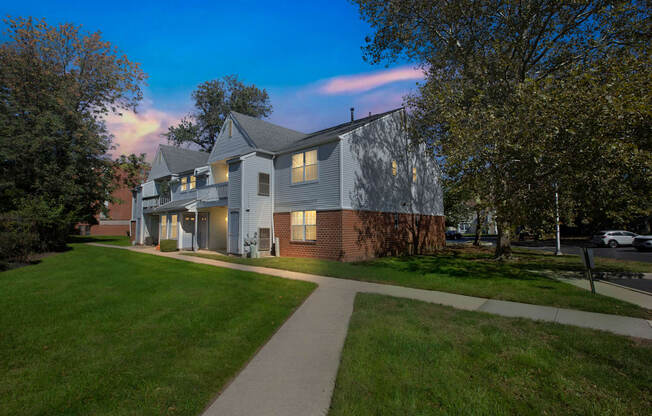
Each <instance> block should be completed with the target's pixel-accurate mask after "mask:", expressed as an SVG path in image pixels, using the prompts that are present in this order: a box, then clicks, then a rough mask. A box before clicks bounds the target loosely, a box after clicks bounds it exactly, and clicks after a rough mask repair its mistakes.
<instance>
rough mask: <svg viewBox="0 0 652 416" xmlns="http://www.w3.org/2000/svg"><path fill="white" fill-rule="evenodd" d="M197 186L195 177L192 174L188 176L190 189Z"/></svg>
mask: <svg viewBox="0 0 652 416" xmlns="http://www.w3.org/2000/svg"><path fill="white" fill-rule="evenodd" d="M196 186H197V178H196V177H195V176H194V175H191V176H190V189H195V187H196Z"/></svg>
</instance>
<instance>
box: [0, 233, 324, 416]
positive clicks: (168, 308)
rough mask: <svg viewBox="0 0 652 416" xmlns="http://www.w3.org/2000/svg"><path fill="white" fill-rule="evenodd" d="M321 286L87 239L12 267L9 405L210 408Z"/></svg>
mask: <svg viewBox="0 0 652 416" xmlns="http://www.w3.org/2000/svg"><path fill="white" fill-rule="evenodd" d="M314 287H315V285H313V284H311V283H306V282H300V281H292V280H285V279H280V278H275V277H270V276H263V275H259V274H254V273H246V272H239V271H234V270H227V269H220V268H216V267H210V266H205V265H198V264H192V263H188V262H183V261H179V260H174V259H166V258H161V257H155V256H151V255H146V254H140V253H133V252H128V251H125V250H115V249H108V248H99V247H92V246H86V245H80V244H73V245H72V250H70V251H67V252H64V253H60V254H57V255H54V256H50V257H47V258H44V259H43V260H42V262H41V263H40V264H37V265H32V266H26V267H22V268H18V269H14V270H10V271H7V272H3V273H0V414H2V415H63V414H65V415H127V414H130V415H136V414H137V415H198V414H200V413H201V411H202V410H203V409H204V408H205V407H206V406H207V405H208V404H209V403H210V402H211V400H212V399H213V398H214V397H215V396H216V394H217V393H218V392H219V391H220V388H222V387H223V386H224V385H225V383H226V382H227V381H228V380H229V379H230V378H232V377H233V376H234V375H235V374H236V373H237V372H238V371H239V369H240V368H242V366H243V365H244V364H245V363H246V362H247V360H249V359H250V358H251V357H252V356H253V355H254V354H255V352H256V351H257V349H258V348H259V347H261V346H262V345H263V344H264V343H265V341H266V340H267V339H269V338H270V337H271V336H272V334H273V333H274V332H275V330H276V329H277V328H278V327H279V326H280V325H281V324H282V323H283V322H284V321H285V319H286V318H287V317H288V316H289V315H290V314H291V313H292V311H293V310H294V309H295V308H297V307H298V306H299V305H300V304H301V302H302V301H303V300H304V299H305V298H306V297H307V296H308V295H309V294H310V292H311V291H312V290H313V289H314Z"/></svg>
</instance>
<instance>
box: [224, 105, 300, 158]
mask: <svg viewBox="0 0 652 416" xmlns="http://www.w3.org/2000/svg"><path fill="white" fill-rule="evenodd" d="M231 117H232V118H233V119H234V120H235V122H236V124H237V125H238V127H240V129H241V130H243V132H244V134H246V135H247V138H248V139H249V140H251V141H252V142H253V144H254V145H255V147H256V148H258V149H261V150H268V151H271V152H277V151H279V150H281V149H282V148H284V147H287V146H289V145H291V144H292V143H294V142H296V141H297V140H299V139H302V138H304V137H305V136H306V134H305V133H301V132H299V131H296V130H291V129H287V128H285V127H281V126H277V125H276V124H272V123H270V122H267V121H264V120H261V119H259V118H255V117H251V116H247V115H245V114H241V113H237V112H235V111H231Z"/></svg>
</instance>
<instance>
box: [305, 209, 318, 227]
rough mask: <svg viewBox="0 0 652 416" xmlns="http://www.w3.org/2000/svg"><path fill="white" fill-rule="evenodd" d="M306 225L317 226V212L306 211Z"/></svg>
mask: <svg viewBox="0 0 652 416" xmlns="http://www.w3.org/2000/svg"><path fill="white" fill-rule="evenodd" d="M306 224H307V225H316V224H317V211H306Z"/></svg>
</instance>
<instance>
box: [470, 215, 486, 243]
mask: <svg viewBox="0 0 652 416" xmlns="http://www.w3.org/2000/svg"><path fill="white" fill-rule="evenodd" d="M485 221H487V215H486V214H485V211H483V210H477V211H476V212H475V239H474V240H473V245H474V246H479V245H480V237H482V226H483V225H484V223H485Z"/></svg>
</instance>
